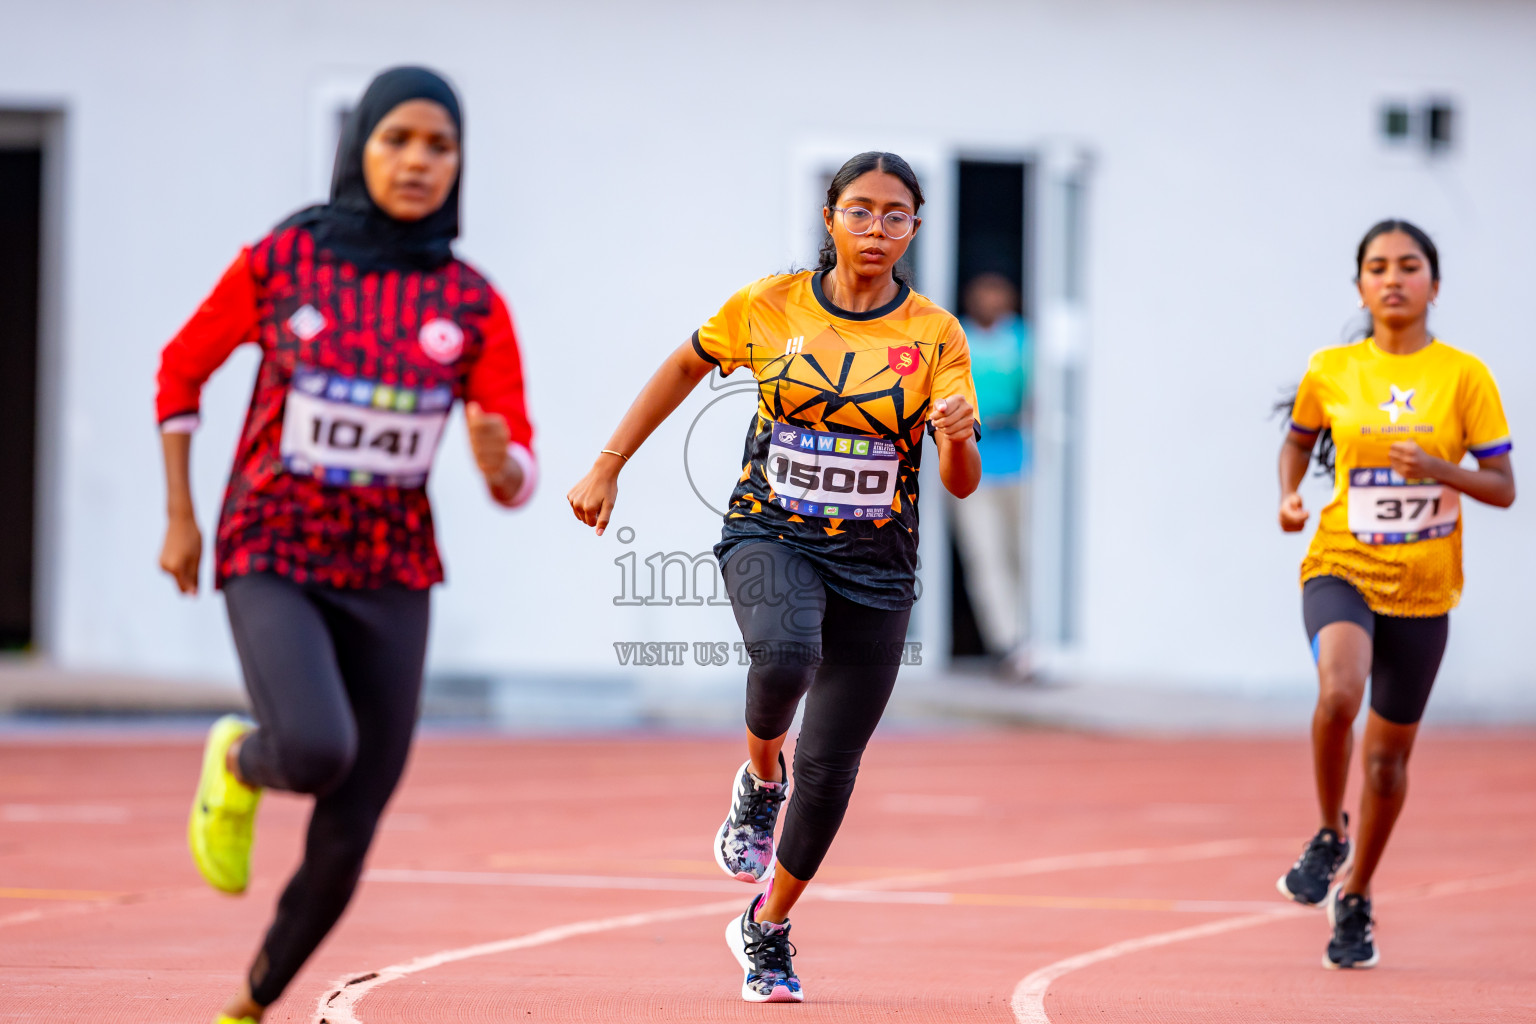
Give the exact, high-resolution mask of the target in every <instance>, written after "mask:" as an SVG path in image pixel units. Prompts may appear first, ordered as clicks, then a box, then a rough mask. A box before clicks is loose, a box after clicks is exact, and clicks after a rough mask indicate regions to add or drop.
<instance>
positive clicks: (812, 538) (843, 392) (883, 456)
mask: <svg viewBox="0 0 1536 1024" xmlns="http://www.w3.org/2000/svg"><path fill="white" fill-rule="evenodd" d="M821 280H822V275H821V274H820V273H819V272H817V273H813V272H811V271H802V272H800V273H796V274H778V275H775V276H773V277H765V278H762V279H761V280H759V281H754V282H753V283H752V284H749V285H747V286H746V287H745V288H743V289H741V290H740V291H738V292H736V294H734V295H732V296H731V297H730V299H728V300H727V301H726V303H725V305H724V306H722V307H721V308H720V311H719V312H718V313H716V314H715V315H714V316H713V317H712V318H710V320H709V322H708V323H706V324H705V325H704V326H703V327H701V328H699V329H698V331H696V332H694V335H693V345H694V350H695V351H696V352H698V354H699V355H700V356H701V357H703V358H704V359H705V360H707V361H709V362H711V363H714V364H716V365H717V366H719V367H720V372H721V373H722V374H729V373H731V372H732V371H733V370H736V369H737V368H739V367H746V368H747V369H749V370H750V371H751V372H752V375H753V376H754V377H755V378H757V395H758V403H757V413H756V415H755V416H754V417H753V422H752V424H751V427H750V428H749V430H748V431H747V439H746V445H745V449H744V451H743V454H742V469H741V476H740V477H739V478H738V480H737V482H736V487H735V489H734V491H733V492H732V494H731V500H730V504H729V506H728V507H727V509H726V513H725V522H724V524H723V528H722V536H721V540H720V543H719V544H718V545H716V547H715V554H716V556H717V557H718V558H719V559H720V561H721V564H724V562H725V561H726V559H727V558H728V557H729V556H730V553H731V551H732V550H733V549H734V548H736V547H737V546H739V545H741V544H743V543H746V542H750V541H754V540H773V541H778V542H781V543H784V544H786V545H788V546H790V547H792V548H794V549H795V550H796V551H797V552H799V553H800V554H802V555H804V556H805V557H806V558H808V559H810V560H811V562H812V564H813V565H815V566H816V567H817V569H818V571H819V573H820V575H821V576H822V578H823V580H824V581H825V582H826V585H827V586H829V587H831V588H832V589H833V590H835V591H837V592H838V593H840V594H842V595H843V596H844V597H846V598H848V599H849V600H852V601H856V602H858V603H860V604H865V605H869V606H871V607H875V608H888V609H899V608H906V607H909V606H910V605H911V604H912V602H913V600H914V598H915V594H916V590H915V583H916V570H917V473H918V465H919V462H920V460H921V456H922V440H923V432H924V428H925V427H926V425H927V420H928V413H929V409H930V407H931V405H932V404H933V402H935V401H937V400H940V399H944V398H948V397H951V396H958V397H963V398H964V399H965V400H966V401H967V402H969V403H970V406H971V408H972V409H975V408H976V388H975V385H974V384H973V383H972V381H971V359H970V351H969V349H968V348H967V346H966V341H965V332H964V331H963V330H961V328H960V323H959V321H957V320H956V319H955V318H954V317H953V316H952V315H951V314H949V313H948V312H946V311H945V310H944V309H942V308H940V307H939V306H938V305H937V304H936V303H934V302H932V301H930V300H929V299H927V298H925V297H924V296H922V295H919V294H917V293H916V292H914V291H912V290H911V289H910V288H908V287H907V286H905V285H903V286H902V287H901V289H900V290H899V292H898V293H897V295H896V297H895V298H894V299H892V300H891V301H890V302H888V303H886V304H885V305H884V306H881V307H880V308H878V309H872V310H869V311H868V312H864V313H854V312H851V311H848V310H844V309H840V308H839V307H837V306H835V305H833V303H832V302H831V301H829V300H828V299H827V296H826V293H825V292H824V291H823V290H822V285H821ZM979 429H980V428H979V427H978V428H977V430H978V431H979Z"/></svg>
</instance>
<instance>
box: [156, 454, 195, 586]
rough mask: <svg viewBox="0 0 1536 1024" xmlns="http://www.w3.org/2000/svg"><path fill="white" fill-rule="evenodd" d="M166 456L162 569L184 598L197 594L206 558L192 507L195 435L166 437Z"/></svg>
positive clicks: (161, 550) (161, 552) (161, 553)
mask: <svg viewBox="0 0 1536 1024" xmlns="http://www.w3.org/2000/svg"><path fill="white" fill-rule="evenodd" d="M160 448H161V450H162V451H163V452H164V454H165V515H166V527H165V543H164V544H163V545H162V546H161V548H160V568H161V569H164V570H165V571H166V572H167V573H169V574H170V575H171V576H172V578H174V579H175V580H176V586H177V587H178V588H179V589H180V590H181V592H182V593H183V594H196V593H197V567H198V563H199V562H201V561H202V557H203V535H202V532H201V531H200V530H198V528H197V514H196V511H195V510H194V509H193V507H192V474H191V462H192V435H191V434H185V433H171V432H168V433H163V434H161V435H160Z"/></svg>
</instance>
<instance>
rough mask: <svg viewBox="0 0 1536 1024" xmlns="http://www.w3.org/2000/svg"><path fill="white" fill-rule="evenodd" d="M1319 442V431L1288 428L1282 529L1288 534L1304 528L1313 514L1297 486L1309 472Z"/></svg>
mask: <svg viewBox="0 0 1536 1024" xmlns="http://www.w3.org/2000/svg"><path fill="white" fill-rule="evenodd" d="M1316 443H1317V435H1316V434H1303V433H1300V432H1299V431H1296V430H1288V431H1286V434H1285V440H1284V441H1283V442H1281V444H1280V529H1282V530H1284V531H1285V532H1286V533H1297V532H1299V531H1301V530H1302V529H1303V528H1304V527H1305V526H1306V525H1307V517H1308V516H1310V515H1311V513H1310V512H1308V511H1307V509H1306V506H1305V505H1304V504H1303V503H1302V500H1301V495H1300V494H1299V493H1297V488H1299V487H1300V486H1301V481H1302V478H1303V477H1305V476H1306V475H1307V463H1309V462H1311V461H1312V446H1313V445H1314V444H1316Z"/></svg>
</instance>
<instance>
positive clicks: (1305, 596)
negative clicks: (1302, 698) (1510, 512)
mask: <svg viewBox="0 0 1536 1024" xmlns="http://www.w3.org/2000/svg"><path fill="white" fill-rule="evenodd" d="M1356 271H1357V274H1358V276H1357V278H1356V280H1357V283H1358V285H1359V289H1360V301H1361V305H1362V306H1364V307H1365V308H1366V309H1368V310H1370V315H1371V323H1372V332H1371V335H1370V336H1369V337H1367V338H1366V339H1365V340H1364V341H1361V342H1358V343H1356V344H1353V345H1347V346H1343V347H1340V348H1330V349H1324V350H1322V351H1320V352H1318V353H1317V354H1315V355H1314V356H1313V357H1312V361H1311V363H1310V364H1309V365H1308V367H1307V373H1306V376H1305V377H1303V378H1302V381H1301V385H1300V387H1299V388H1298V389H1297V394H1296V399H1295V403H1294V405H1293V407H1292V410H1291V422H1290V430H1289V431H1288V433H1287V437H1286V441H1285V443H1284V444H1283V445H1282V446H1281V449H1280V493H1281V498H1280V528H1281V529H1282V530H1285V531H1286V532H1288V533H1291V532H1296V531H1299V530H1301V529H1302V528H1303V527H1304V526H1305V525H1306V522H1307V511H1306V509H1305V507H1304V506H1303V504H1302V500H1301V495H1300V494H1298V493H1297V490H1296V489H1297V487H1298V486H1299V485H1300V484H1301V480H1302V477H1303V476H1304V475H1305V474H1306V470H1307V464H1308V462H1309V460H1310V459H1311V457H1312V452H1313V448H1314V446H1315V445H1317V443H1318V440H1319V438H1320V437H1321V438H1322V444H1321V446H1320V450H1319V461H1320V462H1321V463H1322V464H1323V465H1324V466H1325V467H1327V468H1328V469H1329V470H1330V471H1332V472H1333V475H1334V490H1333V499H1332V500H1331V501H1330V502H1329V503H1328V505H1327V506H1326V507H1325V508H1324V509H1323V512H1322V516H1321V518H1320V519H1319V522H1318V528H1317V533H1316V535H1315V536H1314V537H1313V538H1312V544H1311V547H1310V548H1309V549H1308V551H1307V555H1306V558H1305V559H1304V560H1303V561H1302V563H1301V580H1302V617H1303V619H1304V621H1305V623H1306V628H1307V634H1308V636H1309V637H1310V638H1311V641H1312V653H1313V656H1314V658H1315V659H1316V661H1317V677H1318V684H1319V692H1318V701H1317V710H1316V712H1315V713H1314V714H1313V718H1312V756H1313V769H1314V772H1315V774H1316V780H1317V796H1318V803H1319V805H1320V810H1321V826H1322V827H1321V828H1320V830H1319V831H1318V833H1317V835H1315V836H1314V837H1313V838H1312V839H1311V840H1310V841H1309V842H1308V843H1307V844H1306V846H1305V848H1304V849H1303V851H1302V855H1301V857H1300V858H1299V859H1298V860H1297V861H1296V863H1295V865H1294V866H1293V867H1292V868H1291V870H1290V871H1289V872H1287V873H1286V874H1285V875H1284V876H1283V877H1282V878H1281V879H1280V880H1279V882H1278V883H1277V884H1278V887H1279V889H1280V892H1281V893H1282V894H1284V895H1285V896H1287V897H1289V898H1291V899H1293V900H1295V901H1297V902H1298V903H1304V904H1311V905H1316V904H1318V903H1321V902H1324V901H1325V900H1326V901H1327V907H1328V917H1329V923H1330V924H1331V925H1332V926H1333V937H1332V939H1331V940H1330V941H1329V943H1328V948H1327V951H1326V953H1325V954H1324V956H1323V966H1325V967H1329V968H1340V967H1374V966H1375V965H1376V963H1377V962H1378V960H1379V959H1380V956H1379V954H1378V952H1377V949H1376V943H1375V937H1374V935H1373V932H1372V920H1371V902H1370V893H1371V876H1372V875H1373V874H1375V871H1376V865H1377V864H1378V863H1379V862H1380V860H1381V855H1382V851H1383V850H1385V849H1386V845H1387V838H1388V836H1390V835H1391V832H1392V825H1393V823H1394V822H1395V821H1396V820H1397V815H1398V812H1399V811H1401V810H1402V806H1403V798H1404V796H1405V795H1406V792H1407V782H1408V754H1409V752H1410V751H1411V750H1412V749H1413V740H1414V736H1415V735H1416V733H1417V732H1418V723H1419V719H1420V717H1421V716H1422V715H1423V713H1424V707H1425V704H1426V703H1427V702H1428V700H1429V691H1430V687H1431V686H1433V685H1434V681H1435V674H1436V672H1437V671H1438V670H1439V667H1440V659H1441V656H1442V655H1443V654H1444V653H1445V643H1446V637H1447V631H1448V613H1449V612H1450V610H1451V609H1452V608H1453V607H1455V606H1456V603H1457V601H1459V600H1460V598H1461V582H1462V581H1461V515H1460V500H1461V495H1463V494H1464V495H1467V496H1468V497H1471V498H1475V499H1476V500H1478V501H1481V502H1485V503H1487V504H1489V505H1497V506H1499V507H1500V508H1507V507H1508V506H1509V505H1510V504H1512V503H1513V502H1514V500H1515V477H1514V470H1513V468H1512V467H1511V465H1510V458H1509V451H1510V440H1509V426H1508V424H1507V423H1506V422H1505V419H1504V410H1503V407H1502V406H1501V404H1500V402H1499V391H1498V388H1497V387H1496V386H1495V384H1494V382H1493V377H1492V376H1491V375H1490V374H1489V372H1488V369H1487V367H1485V366H1484V365H1483V364H1482V363H1481V362H1480V361H1478V360H1477V359H1476V358H1475V357H1473V356H1471V355H1469V354H1467V353H1465V352H1462V351H1460V350H1458V349H1454V348H1451V347H1450V346H1449V345H1447V344H1445V343H1444V342H1442V341H1440V340H1439V339H1437V338H1435V337H1434V336H1433V335H1431V334H1430V333H1429V329H1428V326H1427V324H1426V319H1427V313H1428V308H1429V306H1430V305H1431V304H1432V303H1433V302H1434V299H1435V296H1436V294H1437V293H1438V292H1439V289H1440V255H1439V253H1438V252H1437V251H1436V249H1435V245H1434V243H1433V242H1432V241H1430V239H1429V237H1428V236H1427V235H1425V234H1424V232H1423V231H1420V230H1419V229H1418V228H1416V227H1414V226H1413V225H1412V224H1409V223H1407V222H1405V221H1398V220H1388V221H1382V222H1381V223H1379V224H1377V225H1375V226H1374V227H1372V228H1371V230H1370V231H1369V232H1367V233H1366V235H1365V238H1364V239H1363V240H1362V241H1361V243H1360V248H1359V250H1358V251H1357V253H1356ZM1469 452H1470V453H1471V454H1472V455H1473V457H1475V458H1476V459H1477V464H1478V466H1477V468H1476V469H1470V468H1465V467H1463V466H1461V464H1460V463H1461V462H1462V460H1463V458H1464V457H1465V456H1466V455H1467V454H1468V453H1469ZM1330 456H1331V458H1330ZM1367 677H1370V679H1371V710H1370V714H1369V716H1368V718H1367V721H1366V727H1365V750H1364V761H1365V793H1364V795H1363V797H1362V799H1361V802H1360V831H1359V834H1358V837H1357V839H1356V841H1355V843H1354V844H1351V842H1350V840H1349V836H1348V832H1347V827H1348V822H1349V819H1348V817H1347V816H1346V815H1345V814H1344V813H1343V802H1344V785H1345V780H1346V777H1347V775H1348V770H1349V759H1350V751H1351V746H1352V745H1353V738H1354V734H1353V725H1354V720H1355V716H1356V714H1357V713H1358V712H1359V710H1360V704H1361V699H1362V697H1363V695H1364V693H1365V684H1366V678H1367ZM1351 860H1352V861H1353V870H1352V871H1348V872H1347V880H1345V881H1342V882H1338V883H1335V881H1334V879H1335V876H1341V877H1342V876H1344V875H1345V874H1346V870H1345V869H1346V866H1347V865H1348V864H1349V862H1350V861H1351Z"/></svg>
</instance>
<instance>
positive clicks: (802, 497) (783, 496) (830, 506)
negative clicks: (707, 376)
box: [764, 423, 901, 519]
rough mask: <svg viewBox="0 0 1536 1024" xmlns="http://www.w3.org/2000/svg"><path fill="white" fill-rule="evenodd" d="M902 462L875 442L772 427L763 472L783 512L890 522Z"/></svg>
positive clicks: (887, 444)
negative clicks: (897, 477) (786, 510)
mask: <svg viewBox="0 0 1536 1024" xmlns="http://www.w3.org/2000/svg"><path fill="white" fill-rule="evenodd" d="M900 467H901V458H900V456H899V455H898V454H897V452H896V446H895V445H894V444H893V443H891V442H890V441H885V440H882V439H880V438H878V437H861V436H859V435H856V434H833V433H828V432H826V431H823V430H807V429H806V428H805V427H795V426H791V425H789V424H788V423H775V424H774V425H773V440H772V442H771V443H770V444H769V446H768V462H767V465H766V466H765V467H764V469H765V471H766V473H767V476H768V482H769V483H770V484H772V485H773V490H774V495H775V497H774V500H775V501H777V502H778V503H779V505H780V506H781V507H782V508H785V509H788V510H789V511H791V512H795V513H798V514H799V515H804V516H821V517H824V518H827V519H889V518H891V501H892V500H893V499H894V498H895V497H896V475H897V470H898V469H900Z"/></svg>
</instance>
